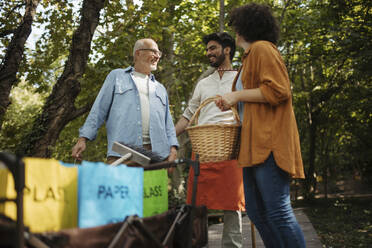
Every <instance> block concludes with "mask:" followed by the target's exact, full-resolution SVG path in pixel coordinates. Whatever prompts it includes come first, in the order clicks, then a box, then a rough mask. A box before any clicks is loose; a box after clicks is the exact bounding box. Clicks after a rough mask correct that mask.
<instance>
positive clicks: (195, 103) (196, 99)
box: [182, 83, 201, 120]
mask: <svg viewBox="0 0 372 248" xmlns="http://www.w3.org/2000/svg"><path fill="white" fill-rule="evenodd" d="M200 93H201V92H200V84H199V83H198V84H197V85H196V87H195V90H194V93H193V95H192V97H191V99H190V100H189V104H188V106H187V108H186V109H185V111H184V112H183V114H182V115H183V117H185V118H186V119H188V120H190V119H191V117H192V116H193V115H194V113H195V111H196V110H197V108H198V107H199V106H200V103H201V94H200Z"/></svg>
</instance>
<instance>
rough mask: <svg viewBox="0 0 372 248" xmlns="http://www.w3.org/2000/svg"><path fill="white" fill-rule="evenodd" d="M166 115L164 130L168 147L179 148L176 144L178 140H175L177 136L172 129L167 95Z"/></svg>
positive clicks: (172, 124)
mask: <svg viewBox="0 0 372 248" xmlns="http://www.w3.org/2000/svg"><path fill="white" fill-rule="evenodd" d="M166 111H167V113H166V119H165V126H166V127H165V128H166V132H167V137H168V143H169V146H170V147H172V146H175V147H177V148H178V147H179V144H178V140H177V136H176V129H175V128H174V123H173V119H172V115H171V112H170V109H169V99H168V95H167V110H166Z"/></svg>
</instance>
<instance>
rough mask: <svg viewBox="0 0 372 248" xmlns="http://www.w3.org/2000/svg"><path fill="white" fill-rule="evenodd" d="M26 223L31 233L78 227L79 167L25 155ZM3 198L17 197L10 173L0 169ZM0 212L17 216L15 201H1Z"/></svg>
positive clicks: (13, 217)
mask: <svg viewBox="0 0 372 248" xmlns="http://www.w3.org/2000/svg"><path fill="white" fill-rule="evenodd" d="M24 163H25V189H24V208H23V209H24V223H25V225H26V226H28V227H29V228H30V230H31V231H32V232H44V231H58V230H60V229H64V228H72V227H76V226H77V167H76V166H75V167H66V166H63V165H61V164H60V163H59V162H58V161H57V160H54V159H41V158H24ZM0 181H1V184H0V187H1V188H0V197H6V198H15V197H16V195H17V194H16V192H15V190H14V181H13V176H12V175H11V173H10V172H9V171H8V170H7V169H5V168H2V169H0ZM0 205H1V208H0V212H1V213H3V214H5V215H7V216H9V217H10V218H12V219H14V220H15V219H16V216H17V211H16V205H15V203H13V202H7V203H5V204H0Z"/></svg>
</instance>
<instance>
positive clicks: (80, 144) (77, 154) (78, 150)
mask: <svg viewBox="0 0 372 248" xmlns="http://www.w3.org/2000/svg"><path fill="white" fill-rule="evenodd" d="M86 141H87V138H85V137H80V138H79V139H78V141H77V142H76V145H75V146H74V147H73V148H72V154H71V155H72V157H73V158H75V159H77V160H79V161H81V160H82V153H83V151H84V150H85V148H86Z"/></svg>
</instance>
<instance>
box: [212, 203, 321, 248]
mask: <svg viewBox="0 0 372 248" xmlns="http://www.w3.org/2000/svg"><path fill="white" fill-rule="evenodd" d="M294 212H295V215H296V218H297V221H298V223H299V224H300V226H301V228H302V231H303V232H304V235H305V241H306V247H307V248H321V247H322V244H321V242H320V240H319V237H318V235H317V234H316V232H315V229H314V227H313V225H312V224H311V222H310V221H309V219H308V218H307V216H306V215H305V213H304V212H303V211H302V210H301V209H294ZM222 226H223V224H222V223H220V224H215V225H211V226H210V227H209V230H208V239H209V240H208V247H209V248H220V247H221V237H222ZM255 237H256V247H257V248H263V247H265V246H264V245H263V242H262V240H261V237H260V235H259V234H258V232H257V230H255ZM243 247H253V246H252V241H251V223H250V221H249V219H248V217H247V216H244V217H243Z"/></svg>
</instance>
